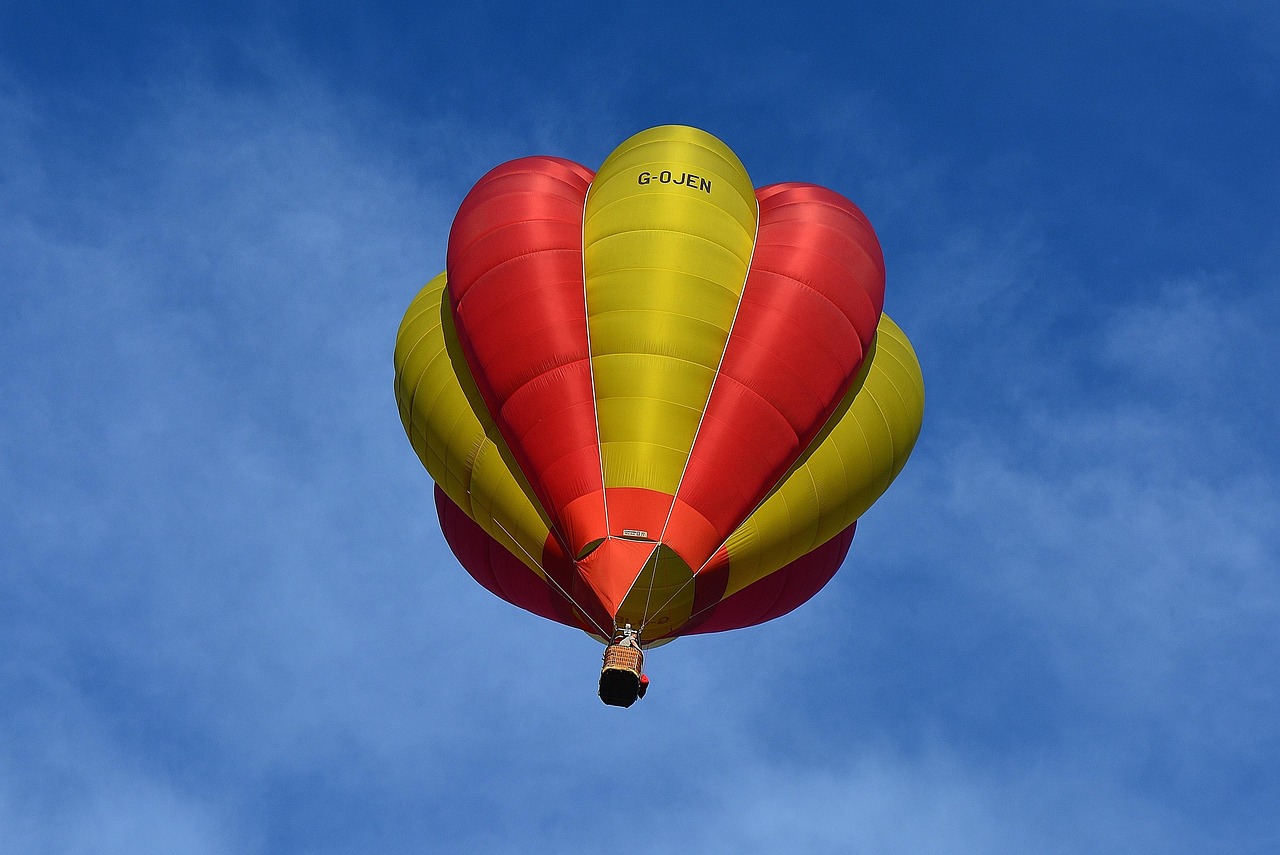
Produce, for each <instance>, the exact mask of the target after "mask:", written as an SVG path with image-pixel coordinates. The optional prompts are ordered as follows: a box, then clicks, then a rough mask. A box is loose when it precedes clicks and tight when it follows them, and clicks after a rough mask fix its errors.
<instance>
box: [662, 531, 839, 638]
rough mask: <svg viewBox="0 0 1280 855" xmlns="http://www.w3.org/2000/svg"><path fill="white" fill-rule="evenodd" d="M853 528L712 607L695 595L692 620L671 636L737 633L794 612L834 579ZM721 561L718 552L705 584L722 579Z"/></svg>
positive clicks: (722, 589) (700, 579) (721, 584)
mask: <svg viewBox="0 0 1280 855" xmlns="http://www.w3.org/2000/svg"><path fill="white" fill-rule="evenodd" d="M856 527H857V523H854V524H853V525H851V526H849V527H848V528H847V529H845V530H844V531H842V532H840V533H839V534H838V535H836V536H835V537H833V538H831V540H828V541H827V542H826V543H824V544H822V545H821V546H819V547H818V548H817V549H814V550H813V551H812V552H809V553H807V554H805V555H802V556H800V557H799V558H797V559H796V560H795V561H792V562H791V563H790V564H788V565H787V566H785V567H783V568H782V569H780V570H777V571H775V572H773V573H770V574H769V575H768V576H765V577H764V578H763V579H761V580H759V581H757V582H755V583H754V584H751V585H748V586H747V587H745V588H743V589H742V590H741V591H738V592H736V593H734V594H733V595H731V596H729V597H725V598H724V599H722V600H719V601H718V602H716V601H715V600H713V605H711V606H710V607H709V608H708V607H707V606H705V605H702V604H701V603H700V602H699V600H700V599H702V598H700V597H698V592H696V591H695V598H694V616H693V619H692V620H690V621H689V623H687V624H685V625H684V626H683V627H680V628H679V629H678V630H677V631H676V633H675V635H696V634H698V633H704V632H724V631H725V630H730V629H741V628H742V627H744V626H755V625H756V624H759V623H764V622H765V621H770V620H773V619H774V618H777V617H782V616H783V615H785V614H787V613H788V612H791V611H794V610H795V609H797V608H799V607H800V606H801V605H803V604H804V603H805V602H807V601H808V600H809V599H810V598H811V597H813V595H814V594H816V593H818V591H820V590H822V589H823V587H825V586H826V584H827V583H828V582H830V581H831V577H833V576H835V574H836V571H837V570H839V569H840V564H841V563H842V562H843V561H844V559H845V557H846V556H847V555H848V554H849V547H850V545H851V544H852V543H853V533H854V529H855V528H856ZM723 557H724V553H723V551H722V552H721V553H719V554H718V555H717V556H716V561H713V562H712V566H711V567H708V571H709V572H708V573H707V574H705V575H706V576H707V577H708V581H711V580H712V579H714V578H715V577H717V576H720V577H721V579H723V575H722V574H723V573H724V570H725V569H727V568H725V567H724V564H723V562H722V560H721V559H722V558H723ZM713 568H720V569H719V570H716V569H713ZM698 582H699V584H702V583H703V578H702V577H699V579H698ZM723 592H724V585H723V581H721V582H720V589H719V595H723ZM703 602H705V600H703ZM655 640H656V639H655Z"/></svg>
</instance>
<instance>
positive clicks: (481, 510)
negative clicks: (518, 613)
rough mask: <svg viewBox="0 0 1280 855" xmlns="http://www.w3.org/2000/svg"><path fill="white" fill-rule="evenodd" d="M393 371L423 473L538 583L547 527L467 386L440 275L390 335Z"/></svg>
mask: <svg viewBox="0 0 1280 855" xmlns="http://www.w3.org/2000/svg"><path fill="white" fill-rule="evenodd" d="M395 368H396V375H395V392H396V402H397V404H399V407H400V421H401V422H402V423H403V424H404V429H405V433H407V434H408V436H409V441H410V442H411V443H412V444H413V449H414V451H416V452H417V453H418V458H419V459H420V460H421V461H422V465H423V466H425V467H426V469H427V472H429V473H430V474H431V477H432V478H433V479H434V480H435V482H436V483H437V484H439V485H440V487H441V488H442V489H443V490H444V491H445V494H446V495H448V497H449V498H450V499H452V500H453V501H454V503H455V504H457V505H458V506H459V507H460V508H462V510H463V511H464V512H465V513H466V514H467V516H469V517H471V519H473V520H475V521H476V522H477V523H479V524H480V526H481V528H483V529H484V530H485V531H486V532H488V533H489V535H490V536H492V537H493V538H494V539H495V540H497V541H498V542H499V543H501V544H502V545H503V546H504V547H505V548H506V549H507V550H508V551H509V552H511V553H512V554H513V555H515V556H517V557H518V558H519V559H520V560H521V561H523V562H524V563H525V564H527V565H528V566H529V567H530V568H531V569H532V570H533V571H534V572H536V573H537V574H538V575H539V576H542V577H543V578H546V574H545V573H544V572H543V571H542V568H541V566H540V565H539V563H538V562H539V561H541V559H542V549H543V546H544V545H545V543H546V539H547V535H548V533H549V532H550V530H551V523H550V521H549V519H548V518H547V517H546V515H545V514H543V513H542V512H541V510H540V507H539V505H538V503H537V502H536V501H535V500H534V498H533V491H532V490H531V489H530V487H529V486H528V483H527V482H526V481H525V480H524V478H523V476H521V475H520V474H519V467H517V466H516V464H515V462H514V461H513V460H512V458H511V453H510V451H508V450H507V447H506V444H505V443H504V442H503V440H502V437H501V436H500V435H499V433H498V429H497V427H496V426H495V425H494V423H493V419H492V418H490V417H489V414H488V411H487V410H486V409H485V407H484V404H483V401H482V400H481V398H480V393H479V391H478V390H477V389H476V387H475V382H474V381H473V380H472V379H471V373H470V371H469V370H468V368H467V366H466V361H465V358H464V357H463V354H462V350H461V347H460V345H459V344H458V338H457V333H456V331H455V330H454V327H453V317H452V314H451V313H450V309H449V299H448V297H447V295H446V294H445V274H443V273H441V274H440V275H439V276H437V277H436V278H434V279H432V280H431V281H430V282H429V283H427V285H426V287H424V288H423V289H422V290H421V291H420V292H419V293H418V296H417V297H415V298H414V300H413V302H412V303H411V304H410V305H409V309H408V311H407V312H406V313H405V316H404V320H403V321H402V322H401V324H400V331H399V333H398V334H397V335H396V349H395Z"/></svg>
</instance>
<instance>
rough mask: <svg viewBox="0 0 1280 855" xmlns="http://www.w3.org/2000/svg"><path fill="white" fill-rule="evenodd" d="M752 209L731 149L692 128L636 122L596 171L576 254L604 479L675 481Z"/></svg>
mask: <svg viewBox="0 0 1280 855" xmlns="http://www.w3.org/2000/svg"><path fill="white" fill-rule="evenodd" d="M757 220H758V209H757V205H756V200H755V191H754V189H753V187H752V185H751V179H750V178H749V177H748V176H747V173H746V170H745V169H744V168H743V166H742V164H741V163H740V162H739V161H738V158H737V156H736V155H734V153H733V152H732V151H730V150H729V148H728V147H727V146H725V145H724V143H722V142H720V141H719V140H718V139H716V138H715V137H713V136H711V135H710V134H707V133H705V132H703V131H699V130H697V129H695V128H689V127H683V126H676V125H668V126H663V127H658V128H652V129H650V130H647V131H644V132H642V133H639V134H636V135H635V136H633V137H631V138H630V139H629V140H627V141H626V142H624V143H623V144H622V145H620V146H619V147H618V148H617V149H615V150H614V152H613V153H612V154H610V155H609V157H608V158H607V159H606V160H605V162H604V164H603V165H602V166H601V167H600V171H599V172H598V173H597V174H596V178H595V180H594V181H593V182H592V184H591V189H590V191H589V193H588V195H587V203H586V212H585V220H584V225H583V248H584V263H583V265H584V275H585V277H586V291H587V307H588V332H589V335H590V337H591V354H592V359H591V367H592V378H593V383H594V385H595V393H596V401H597V418H598V425H599V430H600V442H601V456H602V463H603V468H604V483H605V486H606V487H644V488H648V489H651V490H658V491H661V492H664V493H670V494H674V493H675V492H676V488H677V486H678V484H679V481H680V477H681V475H682V474H683V472H684V467H685V463H686V461H687V460H688V457H689V451H690V449H691V448H692V446H693V440H694V437H695V435H696V433H697V427H698V421H699V419H700V417H701V413H702V411H703V408H704V407H705V405H706V402H707V398H708V397H709V395H710V392H711V384H712V381H713V379H714V377H715V372H716V368H717V366H718V365H719V364H720V358H721V356H722V354H723V353H724V347H725V341H726V339H727V338H728V335H729V330H730V327H731V326H732V325H733V318H734V315H735V313H736V312H737V308H738V302H739V299H740V298H741V296H742V289H743V285H744V284H745V281H746V275H747V268H748V266H749V265H750V262H751V252H752V248H753V246H754V244H755V235H756V225H757Z"/></svg>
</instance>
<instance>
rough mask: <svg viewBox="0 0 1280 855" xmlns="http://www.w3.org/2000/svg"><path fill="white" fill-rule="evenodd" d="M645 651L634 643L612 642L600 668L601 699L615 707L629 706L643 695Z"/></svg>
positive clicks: (605, 650) (605, 652)
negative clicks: (642, 678) (642, 677)
mask: <svg viewBox="0 0 1280 855" xmlns="http://www.w3.org/2000/svg"><path fill="white" fill-rule="evenodd" d="M643 668H644V652H643V651H641V650H640V648H639V647H636V646H634V645H632V644H610V645H609V646H608V647H606V648H605V649H604V667H603V668H601V669H600V700H602V701H604V702H605V703H606V704H608V705H609V706H613V707H629V706H631V705H632V704H634V703H635V702H636V698H638V697H640V695H641V674H642V673H643Z"/></svg>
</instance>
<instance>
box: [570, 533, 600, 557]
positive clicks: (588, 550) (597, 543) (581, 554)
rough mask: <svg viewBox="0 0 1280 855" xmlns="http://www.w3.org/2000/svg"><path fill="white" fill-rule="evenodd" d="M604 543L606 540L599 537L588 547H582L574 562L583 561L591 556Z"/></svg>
mask: <svg viewBox="0 0 1280 855" xmlns="http://www.w3.org/2000/svg"><path fill="white" fill-rule="evenodd" d="M604 541H605V538H603V537H598V538H596V539H595V540H593V541H591V542H589V543H588V544H587V545H586V546H584V547H582V549H581V550H579V551H578V554H577V555H576V556H575V557H574V559H573V560H574V561H581V560H582V559H584V558H586V557H587V556H588V555H590V554H591V553H593V552H595V551H596V550H597V549H599V548H600V544H602V543H604Z"/></svg>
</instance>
